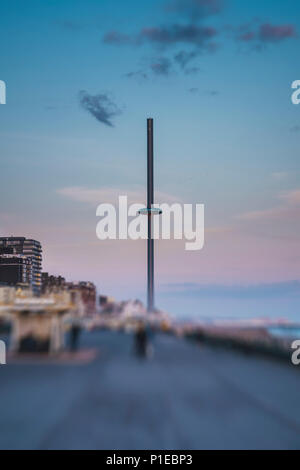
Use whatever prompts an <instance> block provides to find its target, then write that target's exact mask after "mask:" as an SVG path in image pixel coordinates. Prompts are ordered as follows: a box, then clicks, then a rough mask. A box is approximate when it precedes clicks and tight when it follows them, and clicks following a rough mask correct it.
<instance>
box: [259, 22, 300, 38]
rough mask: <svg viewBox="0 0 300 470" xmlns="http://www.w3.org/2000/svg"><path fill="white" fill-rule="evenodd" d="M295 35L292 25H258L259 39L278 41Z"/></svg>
mask: <svg viewBox="0 0 300 470" xmlns="http://www.w3.org/2000/svg"><path fill="white" fill-rule="evenodd" d="M294 37H296V30H295V27H294V26H293V25H277V26H276V25H271V24H270V23H265V24H263V25H261V26H260V29H259V38H260V40H261V41H269V42H278V41H282V40H283V39H287V38H294Z"/></svg>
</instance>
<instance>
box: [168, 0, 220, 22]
mask: <svg viewBox="0 0 300 470" xmlns="http://www.w3.org/2000/svg"><path fill="white" fill-rule="evenodd" d="M224 4H225V2H224V1H223V0H172V1H169V2H168V3H167V5H166V10H167V11H169V12H175V13H180V14H181V15H186V16H188V17H189V18H190V19H192V20H198V19H199V18H204V17H206V16H211V15H216V14H218V13H220V12H221V11H222V10H223V8H224Z"/></svg>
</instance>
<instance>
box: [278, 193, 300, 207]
mask: <svg viewBox="0 0 300 470" xmlns="http://www.w3.org/2000/svg"><path fill="white" fill-rule="evenodd" d="M280 199H283V200H284V201H286V202H287V203H288V204H290V205H293V206H297V205H300V189H295V190H293V191H286V192H284V193H282V194H281V195H280Z"/></svg>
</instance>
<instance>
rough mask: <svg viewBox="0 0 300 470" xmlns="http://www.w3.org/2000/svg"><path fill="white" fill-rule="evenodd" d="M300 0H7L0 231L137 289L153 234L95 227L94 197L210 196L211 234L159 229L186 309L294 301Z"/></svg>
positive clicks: (209, 310) (250, 307)
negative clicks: (193, 248) (101, 235)
mask: <svg viewBox="0 0 300 470" xmlns="http://www.w3.org/2000/svg"><path fill="white" fill-rule="evenodd" d="M299 34H300V5H299V4H297V2H295V1H294V0H285V1H283V0H264V1H261V0H260V1H258V0H252V1H251V2H250V1H243V2H241V1H239V0H224V1H221V0H184V1H181V0H152V2H140V1H136V0H127V1H126V2H124V1H123V0H114V1H112V0H101V1H100V0H85V1H81V0H60V1H56V0H52V1H49V0H28V1H26V2H24V1H21V0H12V1H10V2H5V3H4V2H2V5H1V14H0V44H1V68H0V70H1V72H0V79H1V80H4V81H5V83H6V87H7V103H6V105H1V106H0V123H1V127H0V155H1V159H0V233H1V235H3V236H8V235H15V236H22V235H24V236H27V237H30V238H34V239H37V240H39V241H41V243H42V245H43V257H44V259H43V268H44V270H45V271H48V272H50V273H52V274H61V275H63V276H65V277H66V278H67V279H70V280H90V281H93V282H95V283H96V285H97V287H98V290H99V293H100V292H101V293H103V294H105V293H107V294H109V295H113V296H115V297H117V298H120V299H123V298H129V297H140V298H142V299H144V296H145V283H146V276H145V274H146V271H145V268H146V265H145V261H146V244H145V242H144V241H142V240H141V241H135V242H134V241H131V240H126V241H115V240H108V241H100V240H98V239H97V237H96V224H97V222H98V219H97V217H96V208H97V206H98V204H100V203H101V202H103V201H104V202H107V201H108V200H111V201H112V202H114V201H113V200H114V199H115V198H116V197H117V195H118V194H135V195H136V196H137V197H138V198H140V199H141V201H143V200H144V199H145V197H146V195H145V184H146V118H147V117H153V118H154V126H155V127H154V130H155V189H156V202H157V203H159V202H163V200H162V199H163V198H165V197H168V198H170V199H171V200H178V201H179V202H185V203H202V204H204V205H205V245H204V248H203V250H201V251H199V252H187V251H185V250H184V241H183V242H182V241H174V240H171V241H165V240H160V241H158V242H157V243H156V252H155V255H156V264H155V266H156V281H157V303H158V304H159V306H162V307H163V308H166V309H168V310H170V311H173V312H175V313H176V314H178V315H181V314H182V315H183V314H185V313H186V314H188V315H192V314H194V315H196V316H197V315H198V316H199V315H202V316H218V315H221V316H222V315H227V316H230V315H234V316H243V315H246V316H249V315H250V316H256V315H257V316H274V315H276V316H282V317H285V316H288V317H289V318H296V316H297V315H298V312H299V299H300V230H299V229H300V218H299V216H300V163H299V161H300V160H299V150H298V149H299V142H300V105H299V106H295V105H293V104H292V102H291V94H292V90H291V84H292V82H293V81H294V80H297V79H300V72H299V66H298V59H299V44H300V43H299Z"/></svg>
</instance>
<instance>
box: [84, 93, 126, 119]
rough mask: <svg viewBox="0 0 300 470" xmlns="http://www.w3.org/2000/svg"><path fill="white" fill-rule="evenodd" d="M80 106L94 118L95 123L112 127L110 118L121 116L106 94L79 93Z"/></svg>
mask: <svg viewBox="0 0 300 470" xmlns="http://www.w3.org/2000/svg"><path fill="white" fill-rule="evenodd" d="M79 102H80V105H81V106H82V107H83V109H85V110H86V111H88V112H89V113H90V114H91V115H92V116H94V117H95V118H96V119H97V121H99V122H102V123H103V124H106V125H107V126H110V127H113V123H112V118H114V117H115V116H117V115H119V114H121V110H120V109H119V108H118V107H117V105H116V104H115V103H114V102H113V101H112V100H111V99H110V97H109V96H108V94H105V93H103V94H99V95H90V94H89V93H88V92H87V91H84V90H82V91H80V92H79Z"/></svg>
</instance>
